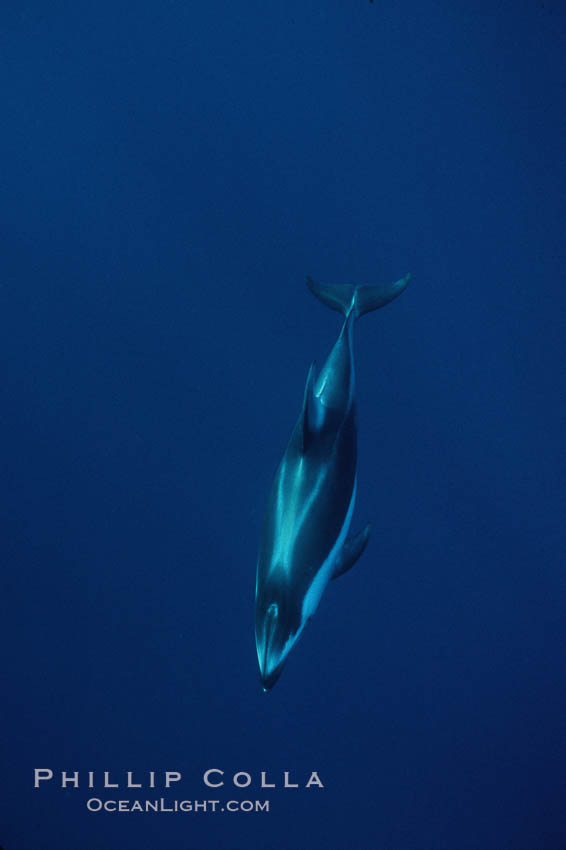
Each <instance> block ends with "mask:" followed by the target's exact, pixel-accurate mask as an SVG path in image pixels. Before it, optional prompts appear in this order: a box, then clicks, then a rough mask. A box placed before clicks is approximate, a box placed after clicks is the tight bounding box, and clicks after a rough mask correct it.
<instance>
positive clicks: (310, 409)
mask: <svg viewBox="0 0 566 850" xmlns="http://www.w3.org/2000/svg"><path fill="white" fill-rule="evenodd" d="M315 372H316V361H315V360H313V362H312V363H311V366H310V369H309V374H308V375H307V383H306V384H305V395H304V398H303V410H302V413H301V436H302V441H303V452H306V450H307V449H308V447H309V444H310V441H311V440H312V437H313V435H314V434H316V433H317V431H319V430H320V427H321V425H322V422H323V418H324V407H323V405H322V402H321V401H320V400H319V399H318V398H317V397H316V396H315V394H314V381H315Z"/></svg>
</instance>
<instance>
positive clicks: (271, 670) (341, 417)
mask: <svg viewBox="0 0 566 850" xmlns="http://www.w3.org/2000/svg"><path fill="white" fill-rule="evenodd" d="M409 279H410V275H408V274H407V275H405V277H403V278H401V279H400V280H398V281H396V282H395V283H390V284H383V285H375V286H355V285H351V284H325V283H318V282H317V281H315V280H313V279H312V278H311V277H307V286H308V288H309V289H310V291H311V292H312V293H313V295H315V296H316V297H317V298H318V299H319V300H320V301H322V303H323V304H325V305H326V306H327V307H330V308H331V309H332V310H337V311H339V312H340V313H342V315H343V316H344V323H343V325H342V330H341V331H340V335H339V336H338V339H337V341H336V343H335V344H334V347H333V349H332V351H331V352H330V355H329V357H328V359H327V361H326V363H325V364H324V366H323V367H322V369H321V370H320V372H319V373H318V375H317V374H316V364H315V363H314V362H313V363H312V365H311V367H310V369H309V373H308V377H307V382H306V386H305V392H304V397H303V406H302V410H301V413H300V416H299V418H298V421H297V424H296V425H295V428H294V430H293V433H292V434H291V439H290V441H289V444H288V446H287V448H286V450H285V453H284V455H283V457H282V459H281V462H280V464H279V467H278V469H277V472H276V474H275V480H274V482H273V485H272V488H271V493H270V496H269V500H268V504H267V511H266V516H265V521H264V525H263V532H262V535H261V541H260V548H259V556H258V561H257V574H256V595H255V639H256V649H257V658H258V662H259V672H260V679H261V683H262V686H263V690H264V691H268V690H269V689H270V688H272V687H273V685H274V684H275V682H276V681H277V679H278V678H279V676H280V674H281V670H282V669H283V665H284V664H285V661H286V660H287V657H288V655H289V653H290V651H291V649H292V648H293V646H294V645H295V643H296V642H297V640H298V638H299V636H300V634H301V633H302V631H303V629H304V627H305V625H306V623H307V622H308V621H309V620H310V618H311V617H312V616H313V614H314V612H315V611H316V609H317V607H318V603H319V602H320V598H321V596H322V594H323V592H324V590H325V588H326V586H327V584H328V582H329V581H330V580H331V579H332V578H336V577H337V576H340V575H342V574H343V573H345V572H346V571H347V570H349V569H350V567H352V566H353V565H354V564H355V562H356V561H357V560H358V558H359V557H360V555H361V554H362V552H363V551H364V549H365V547H366V545H367V542H368V538H369V533H370V527H369V525H367V526H366V527H365V528H364V529H363V530H362V531H360V532H359V533H358V534H355V535H354V536H353V537H348V532H349V529H350V523H351V520H352V514H353V511H354V502H355V499H356V456H357V439H356V412H355V398H354V383H355V382H354V355H353V332H354V323H355V320H356V319H357V318H358V317H359V316H363V315H364V314H365V313H369V312H370V311H371V310H377V309H378V308H379V307H383V306H384V305H385V304H388V303H389V301H392V300H393V299H394V298H396V297H397V296H398V295H399V294H400V293H401V292H403V290H404V289H405V287H406V286H407V284H408V282H409Z"/></svg>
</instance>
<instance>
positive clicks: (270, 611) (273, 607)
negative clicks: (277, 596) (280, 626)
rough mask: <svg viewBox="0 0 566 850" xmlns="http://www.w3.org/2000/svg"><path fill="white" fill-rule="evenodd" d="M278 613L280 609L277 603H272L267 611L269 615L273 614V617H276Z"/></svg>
mask: <svg viewBox="0 0 566 850" xmlns="http://www.w3.org/2000/svg"><path fill="white" fill-rule="evenodd" d="M278 613H279V609H278V607H277V602H272V603H271V605H270V606H269V608H268V609H267V614H268V615H270V614H271V616H273V617H276V616H277V614H278Z"/></svg>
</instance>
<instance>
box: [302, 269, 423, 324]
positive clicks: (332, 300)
mask: <svg viewBox="0 0 566 850" xmlns="http://www.w3.org/2000/svg"><path fill="white" fill-rule="evenodd" d="M410 279H411V275H410V274H406V275H405V277H402V278H401V279H400V280H397V281H395V283H383V284H377V285H376V286H354V285H353V284H350V283H344V284H340V283H338V284H337V283H319V282H318V281H316V280H313V279H312V277H310V276H309V275H307V286H308V288H309V289H310V291H311V292H312V294H313V295H316V297H317V298H318V299H319V301H322V303H323V304H326V306H327V307H330V309H331V310H337V311H338V312H339V313H342V314H343V315H344V316H347V315H348V314H349V313H350V312H351V311H352V310H353V311H354V315H355V316H356V318H357V317H358V316H363V315H364V313H369V312H371V311H372V310H377V309H379V307H384V306H385V304H388V303H389V302H390V301H393V299H394V298H396V297H397V296H398V295H400V294H401V293H402V292H403V290H404V289H405V287H406V286H407V284H408V283H409V280H410Z"/></svg>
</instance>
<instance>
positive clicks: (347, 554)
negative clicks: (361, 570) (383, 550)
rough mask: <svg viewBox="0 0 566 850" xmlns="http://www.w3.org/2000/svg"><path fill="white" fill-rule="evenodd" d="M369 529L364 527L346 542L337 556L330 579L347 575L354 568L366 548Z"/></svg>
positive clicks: (369, 527)
mask: <svg viewBox="0 0 566 850" xmlns="http://www.w3.org/2000/svg"><path fill="white" fill-rule="evenodd" d="M370 529H371V526H369V525H366V527H365V528H364V530H363V531H360V532H359V534H356V535H354V537H349V538H348V540H346V542H345V543H344V545H343V547H342V551H341V552H340V555H339V556H338V561H337V563H336V567H335V569H334V572H333V574H332V578H338V576H341V575H344V573H347V572H348V570H349V569H351V568H352V567H353V566H354V564H355V563H356V561H357V560H358V558H359V557H360V555H361V554H362V552H363V551H364V549H365V548H366V546H367V543H368V540H369V533H370Z"/></svg>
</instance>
